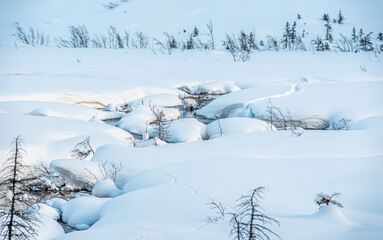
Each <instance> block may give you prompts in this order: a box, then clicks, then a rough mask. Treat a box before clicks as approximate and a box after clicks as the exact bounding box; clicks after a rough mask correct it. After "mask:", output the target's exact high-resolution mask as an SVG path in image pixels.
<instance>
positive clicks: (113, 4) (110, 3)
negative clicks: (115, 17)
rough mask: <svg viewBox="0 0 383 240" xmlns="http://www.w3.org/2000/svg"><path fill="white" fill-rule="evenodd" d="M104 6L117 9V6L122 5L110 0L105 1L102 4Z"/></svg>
mask: <svg viewBox="0 0 383 240" xmlns="http://www.w3.org/2000/svg"><path fill="white" fill-rule="evenodd" d="M102 6H103V7H104V8H106V9H115V8H116V7H118V6H120V4H118V3H113V2H108V3H106V4H105V3H104V4H102Z"/></svg>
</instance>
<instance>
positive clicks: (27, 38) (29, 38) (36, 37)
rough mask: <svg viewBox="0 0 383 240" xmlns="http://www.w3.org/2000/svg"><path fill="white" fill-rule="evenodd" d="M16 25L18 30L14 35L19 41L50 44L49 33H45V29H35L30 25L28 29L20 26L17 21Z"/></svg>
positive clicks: (28, 43)
mask: <svg viewBox="0 0 383 240" xmlns="http://www.w3.org/2000/svg"><path fill="white" fill-rule="evenodd" d="M15 25H16V32H15V33H14V34H13V36H15V37H16V39H17V40H18V41H19V42H21V43H23V44H26V45H31V46H37V45H41V46H46V45H48V43H49V35H45V34H44V32H43V31H40V30H38V29H33V28H32V27H29V28H28V30H25V29H24V28H23V27H21V26H20V24H19V23H15Z"/></svg>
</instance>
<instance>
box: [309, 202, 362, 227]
mask: <svg viewBox="0 0 383 240" xmlns="http://www.w3.org/2000/svg"><path fill="white" fill-rule="evenodd" d="M311 218H312V219H313V220H318V221H322V222H324V223H326V224H328V225H329V226H331V227H334V228H335V227H337V228H339V229H341V230H343V231H349V230H352V229H354V228H356V227H358V225H357V224H355V223H353V222H352V221H350V220H349V219H347V218H346V217H345V216H344V214H343V213H342V211H341V210H340V209H339V208H338V207H335V206H326V205H323V206H321V207H320V208H319V210H318V211H317V212H316V213H314V214H313V215H311Z"/></svg>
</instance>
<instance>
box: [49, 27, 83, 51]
mask: <svg viewBox="0 0 383 240" xmlns="http://www.w3.org/2000/svg"><path fill="white" fill-rule="evenodd" d="M69 32H70V38H69V39H63V38H58V39H56V43H57V46H58V47H73V48H87V47H88V46H89V42H90V36H89V32H88V30H87V29H86V27H85V26H84V25H82V26H77V27H75V26H70V27H69Z"/></svg>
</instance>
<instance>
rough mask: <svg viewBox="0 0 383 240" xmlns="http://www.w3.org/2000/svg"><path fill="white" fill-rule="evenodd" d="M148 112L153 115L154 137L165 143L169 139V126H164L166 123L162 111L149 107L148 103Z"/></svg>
mask: <svg viewBox="0 0 383 240" xmlns="http://www.w3.org/2000/svg"><path fill="white" fill-rule="evenodd" d="M149 108H150V111H151V112H152V113H153V116H154V123H155V125H156V131H155V132H154V136H156V137H158V138H159V139H161V140H162V141H166V140H167V139H169V138H170V134H169V131H168V129H169V126H170V124H165V122H166V118H165V117H166V115H165V113H164V112H163V111H161V110H160V109H158V108H156V107H155V106H151V104H150V103H149Z"/></svg>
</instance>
